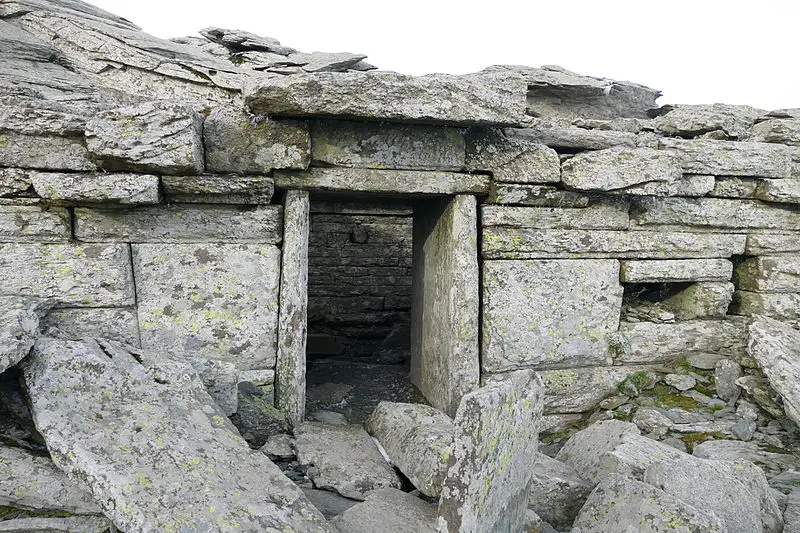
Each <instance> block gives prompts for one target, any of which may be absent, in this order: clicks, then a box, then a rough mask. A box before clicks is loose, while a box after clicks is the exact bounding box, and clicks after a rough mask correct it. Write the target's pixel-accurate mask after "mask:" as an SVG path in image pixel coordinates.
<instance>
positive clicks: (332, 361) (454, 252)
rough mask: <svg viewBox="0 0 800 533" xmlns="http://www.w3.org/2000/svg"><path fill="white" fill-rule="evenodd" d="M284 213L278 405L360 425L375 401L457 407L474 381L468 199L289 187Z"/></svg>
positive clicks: (472, 234)
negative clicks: (383, 195) (335, 192)
mask: <svg viewBox="0 0 800 533" xmlns="http://www.w3.org/2000/svg"><path fill="white" fill-rule="evenodd" d="M298 205H302V208H300V209H298ZM285 217H286V227H285V231H284V233H285V242H284V258H283V262H284V265H283V273H284V275H283V279H282V284H281V324H280V327H279V356H278V366H277V369H276V372H277V376H276V400H277V404H278V406H279V407H280V408H282V409H285V410H286V411H287V412H288V413H289V416H290V419H292V420H293V421H294V422H297V421H299V420H302V418H303V417H304V416H306V415H308V416H309V418H316V419H321V420H323V421H338V422H343V421H344V419H346V420H347V422H350V423H360V422H363V420H364V418H365V417H366V416H368V415H369V414H370V413H371V411H372V409H373V408H374V406H375V405H377V403H378V402H379V401H381V400H389V401H400V402H417V403H420V402H421V403H430V404H431V405H433V406H435V407H437V408H439V409H442V410H443V411H446V412H448V413H451V414H452V412H454V410H455V406H456V405H457V404H458V401H459V399H460V398H461V396H462V395H463V394H465V393H466V392H469V391H470V390H473V389H474V388H477V386H478V383H479V349H478V312H479V293H478V248H477V213H476V200H475V198H474V197H473V196H469V195H458V196H451V197H428V198H419V197H415V198H412V197H391V198H374V197H369V198H358V197H344V196H341V195H337V196H325V195H322V194H314V193H312V194H311V195H310V196H309V194H308V193H305V192H300V191H290V192H288V193H287V198H286V207H285ZM293 240H296V241H297V242H296V243H293V242H292V241H293ZM292 262H300V263H303V264H302V266H303V267H307V270H304V269H300V270H301V271H302V272H301V274H300V275H299V276H298V275H297V274H293V273H294V272H296V271H297V269H293V266H292V264H291V263H292ZM298 266H299V265H298ZM295 277H297V278H298V279H293V278H295ZM303 297H307V301H306V304H307V307H306V313H305V314H303V313H302V312H297V311H298V310H297V309H295V307H296V305H295V304H300V303H303V302H302V299H303ZM293 298H295V299H297V302H294V301H293ZM290 316H291V317H293V319H292V320H289V318H290ZM301 322H302V323H301ZM306 332H307V333H306ZM300 335H304V336H305V339H300V338H299V337H300ZM303 341H305V342H303ZM301 345H304V346H301Z"/></svg>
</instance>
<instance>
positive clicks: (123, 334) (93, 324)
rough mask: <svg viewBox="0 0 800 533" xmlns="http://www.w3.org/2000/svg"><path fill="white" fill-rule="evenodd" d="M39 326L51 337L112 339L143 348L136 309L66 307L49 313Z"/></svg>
mask: <svg viewBox="0 0 800 533" xmlns="http://www.w3.org/2000/svg"><path fill="white" fill-rule="evenodd" d="M40 327H41V329H42V331H45V332H46V333H47V335H48V336H49V337H59V338H65V339H70V340H76V341H77V340H80V339H83V338H86V337H100V338H103V339H111V340H114V341H118V342H121V343H123V344H130V345H131V346H137V347H138V346H140V345H141V339H140V338H139V319H138V317H137V315H136V309H135V308H133V307H110V308H102V307H96V308H79V307H63V308H59V309H54V310H52V311H50V312H49V313H48V314H47V316H46V317H44V318H43V319H42V320H41V323H40Z"/></svg>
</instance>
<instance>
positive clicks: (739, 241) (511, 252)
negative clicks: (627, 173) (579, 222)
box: [481, 227, 746, 259]
mask: <svg viewBox="0 0 800 533" xmlns="http://www.w3.org/2000/svg"><path fill="white" fill-rule="evenodd" d="M745 240H746V237H745V235H741V234H738V235H737V234H722V233H689V232H686V233H676V232H665V231H613V230H559V229H530V228H505V227H495V228H485V229H484V230H483V241H482V244H481V248H482V253H483V257H484V258H485V259H560V258H564V259H589V258H620V259H688V258H692V259H698V258H715V257H730V256H732V255H739V254H741V253H742V252H744V245H745Z"/></svg>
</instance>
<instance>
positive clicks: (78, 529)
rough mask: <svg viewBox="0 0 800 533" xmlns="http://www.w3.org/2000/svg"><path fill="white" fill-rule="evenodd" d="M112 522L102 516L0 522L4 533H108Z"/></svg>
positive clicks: (0, 527) (23, 519) (0, 528)
mask: <svg viewBox="0 0 800 533" xmlns="http://www.w3.org/2000/svg"><path fill="white" fill-rule="evenodd" d="M111 525H112V524H111V521H110V520H109V519H108V518H104V517H102V516H68V517H64V518H17V519H13V520H4V521H2V522H0V531H2V532H4V533H106V532H107V531H109V529H110V528H111Z"/></svg>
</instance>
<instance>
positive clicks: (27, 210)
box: [0, 205, 72, 242]
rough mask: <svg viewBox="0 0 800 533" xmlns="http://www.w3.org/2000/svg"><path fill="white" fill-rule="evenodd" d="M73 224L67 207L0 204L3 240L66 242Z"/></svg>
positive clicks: (1, 236)
mask: <svg viewBox="0 0 800 533" xmlns="http://www.w3.org/2000/svg"><path fill="white" fill-rule="evenodd" d="M71 225H72V222H71V221H70V216H69V211H67V210H66V209H62V208H58V207H53V208H43V207H37V206H11V205H8V206H0V241H2V242H64V241H68V240H69V239H70V237H71V234H72V230H71Z"/></svg>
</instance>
